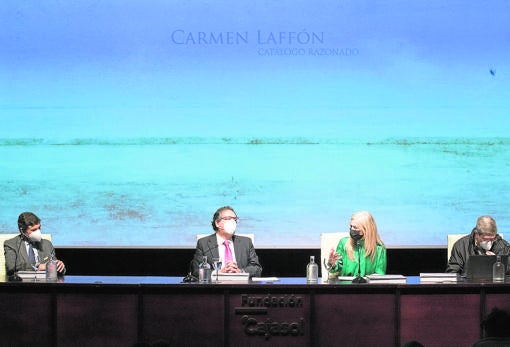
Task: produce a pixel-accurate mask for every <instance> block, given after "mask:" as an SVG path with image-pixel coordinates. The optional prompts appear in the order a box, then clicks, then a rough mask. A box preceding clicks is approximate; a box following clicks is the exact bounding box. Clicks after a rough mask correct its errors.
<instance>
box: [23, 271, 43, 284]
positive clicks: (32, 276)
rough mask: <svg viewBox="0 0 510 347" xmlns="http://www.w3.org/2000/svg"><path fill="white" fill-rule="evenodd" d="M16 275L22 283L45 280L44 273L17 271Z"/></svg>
mask: <svg viewBox="0 0 510 347" xmlns="http://www.w3.org/2000/svg"><path fill="white" fill-rule="evenodd" d="M16 274H17V275H18V276H19V277H21V278H22V279H23V281H30V280H32V281H33V280H37V281H38V280H43V279H44V280H45V279H46V271H39V270H37V271H18V272H16Z"/></svg>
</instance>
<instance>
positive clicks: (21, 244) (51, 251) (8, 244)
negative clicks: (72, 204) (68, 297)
mask: <svg viewBox="0 0 510 347" xmlns="http://www.w3.org/2000/svg"><path fill="white" fill-rule="evenodd" d="M18 230H19V232H20V234H19V235H18V236H15V237H14V238H12V239H9V240H7V241H5V242H4V253H5V270H6V273H7V276H12V275H14V273H15V272H16V271H27V270H41V271H44V270H46V263H47V262H48V261H50V259H51V258H53V260H55V262H56V263H57V272H58V273H59V274H64V273H65V265H64V263H63V262H62V261H60V260H57V259H56V258H55V248H54V247H53V244H52V243H51V242H50V241H48V240H45V239H43V238H42V236H41V220H40V219H39V217H37V216H36V215H35V214H34V213H32V212H23V213H22V214H20V215H19V217H18Z"/></svg>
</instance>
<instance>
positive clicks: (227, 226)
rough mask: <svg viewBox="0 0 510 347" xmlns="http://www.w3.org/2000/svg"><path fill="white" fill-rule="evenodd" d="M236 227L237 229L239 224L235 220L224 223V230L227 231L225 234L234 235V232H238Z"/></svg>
mask: <svg viewBox="0 0 510 347" xmlns="http://www.w3.org/2000/svg"><path fill="white" fill-rule="evenodd" d="M236 227H237V223H236V221H235V220H233V219H231V220H226V221H224V222H223V230H225V232H226V233H227V234H230V235H232V234H234V232H235V231H236Z"/></svg>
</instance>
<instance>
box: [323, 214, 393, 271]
mask: <svg viewBox="0 0 510 347" xmlns="http://www.w3.org/2000/svg"><path fill="white" fill-rule="evenodd" d="M349 234H350V236H348V237H344V238H343V239H341V240H340V242H338V246H337V247H336V251H335V250H334V249H331V251H330V252H329V257H328V264H329V265H330V266H332V267H331V270H330V273H333V274H336V275H338V276H357V275H358V273H359V274H360V275H361V276H366V275H371V274H374V273H376V274H385V273H386V247H385V246H384V243H383V242H382V240H381V237H380V236H379V233H378V232H377V225H376V224H375V220H374V217H372V215H371V214H370V212H367V211H360V212H356V213H354V214H353V215H352V217H351V223H350V226H349ZM358 259H359V264H358ZM359 265H361V271H360V266H359ZM358 271H359V272H358Z"/></svg>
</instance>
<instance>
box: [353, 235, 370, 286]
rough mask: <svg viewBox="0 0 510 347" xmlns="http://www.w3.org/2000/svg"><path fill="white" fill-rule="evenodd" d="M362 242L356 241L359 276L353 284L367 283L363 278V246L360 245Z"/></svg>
mask: <svg viewBox="0 0 510 347" xmlns="http://www.w3.org/2000/svg"><path fill="white" fill-rule="evenodd" d="M359 242H360V240H359V239H357V240H356V248H357V249H358V276H356V278H354V279H353V280H352V283H367V280H366V279H364V278H363V277H361V255H360V253H361V252H360V248H361V245H360V244H359Z"/></svg>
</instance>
